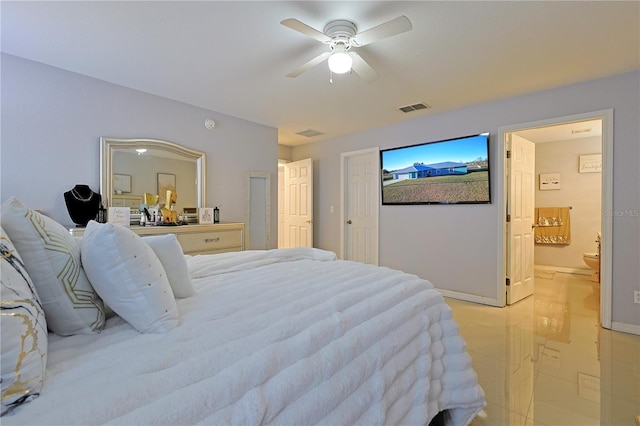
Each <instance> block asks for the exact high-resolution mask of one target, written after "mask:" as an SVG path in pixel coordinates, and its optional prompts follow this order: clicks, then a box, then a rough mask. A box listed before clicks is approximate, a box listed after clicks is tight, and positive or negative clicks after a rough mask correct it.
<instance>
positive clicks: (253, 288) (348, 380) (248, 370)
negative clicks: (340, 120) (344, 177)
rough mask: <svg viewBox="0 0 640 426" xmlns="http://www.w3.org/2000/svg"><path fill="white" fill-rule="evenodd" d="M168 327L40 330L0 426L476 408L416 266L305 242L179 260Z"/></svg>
mask: <svg viewBox="0 0 640 426" xmlns="http://www.w3.org/2000/svg"><path fill="white" fill-rule="evenodd" d="M187 263H188V266H189V272H190V274H191V277H192V279H193V283H194V287H195V289H196V295H195V296H193V297H189V298H185V299H180V300H178V301H177V307H178V311H179V318H180V320H179V325H178V326H177V327H176V328H175V329H173V330H170V331H169V332H168V333H166V334H141V333H139V332H138V331H136V330H135V329H134V328H133V327H132V326H131V325H129V324H128V323H127V322H125V321H124V320H123V319H121V318H119V317H117V316H116V317H113V318H111V319H109V320H108V321H107V322H106V327H105V329H104V330H103V331H102V332H101V333H100V334H90V335H74V336H69V337H60V336H56V335H53V334H49V342H48V358H47V365H46V379H45V381H44V387H43V389H42V391H41V393H40V396H39V397H38V398H35V399H34V400H33V401H32V402H30V403H28V404H24V405H22V406H20V407H19V408H18V409H16V410H14V411H13V412H12V413H10V414H8V415H6V416H3V417H2V424H3V425H7V426H8V425H14V424H16V425H17V424H22V425H27V424H28V425H53V424H67V425H71V424H77V425H90V424H118V425H125V424H126V425H142V424H167V425H169V424H170V425H182V424H184V425H186V424H208V425H231V424H235V425H257V424H279V425H307V424H324V425H352V424H364V425H374V424H394V425H397V424H428V423H429V422H430V421H431V420H432V419H433V417H434V416H435V415H436V414H438V413H439V412H442V411H446V416H445V419H446V422H447V424H454V425H462V424H468V423H469V422H470V421H471V420H472V419H473V418H474V416H475V415H476V414H477V413H478V412H479V411H480V410H481V409H482V408H483V407H484V406H485V401H484V394H483V391H482V389H481V388H480V386H479V385H478V382H477V377H476V374H475V372H474V371H473V370H472V367H471V359H470V357H469V355H468V353H467V352H466V350H465V344H464V342H463V340H462V338H461V337H460V335H459V330H458V326H457V325H456V323H455V322H454V320H453V319H452V313H451V310H450V308H449V307H448V306H447V305H446V304H445V302H444V300H443V298H442V296H441V295H440V294H439V292H438V291H437V290H435V289H434V288H433V286H432V285H431V284H430V283H429V282H427V281H425V280H422V279H419V278H418V277H416V276H413V275H409V274H405V273H402V272H398V271H394V270H391V269H388V268H384V267H376V266H371V265H365V264H360V263H355V262H348V261H341V260H335V255H334V254H333V253H331V252H326V251H322V250H317V249H284V250H269V251H247V252H239V253H226V254H218V255H206V256H195V257H190V258H188V259H187Z"/></svg>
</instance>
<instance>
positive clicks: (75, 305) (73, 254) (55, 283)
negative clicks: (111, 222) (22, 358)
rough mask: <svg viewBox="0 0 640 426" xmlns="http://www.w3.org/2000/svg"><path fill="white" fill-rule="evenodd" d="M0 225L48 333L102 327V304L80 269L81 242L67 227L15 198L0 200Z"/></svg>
mask: <svg viewBox="0 0 640 426" xmlns="http://www.w3.org/2000/svg"><path fill="white" fill-rule="evenodd" d="M2 228H3V229H4V230H5V231H6V233H7V235H8V236H9V238H11V241H12V242H13V245H14V246H15V247H16V249H17V250H18V252H19V253H20V256H22V260H23V261H24V265H25V268H26V270H27V272H28V273H29V275H30V276H31V279H32V280H33V283H34V284H35V286H36V290H37V291H38V297H39V298H40V302H41V303H42V307H43V308H44V313H45V315H46V317H47V325H48V326H49V328H50V329H51V331H53V332H54V333H56V334H59V335H61V336H69V335H72V334H81V333H84V334H87V333H94V332H99V331H100V330H102V329H103V328H104V306H103V304H102V300H100V298H99V297H98V295H97V294H96V292H95V291H94V290H93V288H92V287H91V284H90V283H89V280H88V279H87V276H86V275H85V272H84V270H83V269H82V264H81V263H80V246H79V244H78V242H77V240H76V239H75V238H73V237H72V236H71V234H70V233H69V231H68V230H67V229H66V228H65V227H64V226H62V225H60V224H59V223H58V222H56V221H55V220H53V219H51V218H49V217H46V216H44V215H42V214H40V213H38V212H36V211H34V210H31V209H29V208H27V207H26V206H25V205H24V204H22V202H21V201H20V200H18V199H17V198H15V197H11V198H10V199H8V200H7V201H5V202H4V203H2Z"/></svg>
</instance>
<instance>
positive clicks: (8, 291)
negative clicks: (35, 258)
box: [0, 229, 48, 415]
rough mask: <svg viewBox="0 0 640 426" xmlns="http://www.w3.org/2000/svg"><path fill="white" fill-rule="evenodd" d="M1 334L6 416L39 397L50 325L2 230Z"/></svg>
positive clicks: (3, 395)
mask: <svg viewBox="0 0 640 426" xmlns="http://www.w3.org/2000/svg"><path fill="white" fill-rule="evenodd" d="M0 251H1V252H2V260H1V261H0V276H1V278H0V281H1V282H2V289H1V290H0V296H1V297H2V301H1V303H0V332H1V333H2V346H1V350H2V353H1V356H2V362H1V363H0V367H1V374H2V376H1V378H2V380H1V381H0V385H1V386H2V412H1V413H0V414H2V415H4V414H6V413H8V412H10V411H11V410H13V409H15V408H16V407H18V406H20V405H22V404H24V403H25V402H29V401H30V400H32V399H34V398H36V397H37V396H38V395H40V390H41V389H42V384H43V383H44V373H45V367H46V364H47V346H48V345H47V322H46V319H45V316H44V309H42V306H41V305H40V301H39V300H38V295H37V292H36V289H35V287H34V286H33V282H32V281H31V278H30V277H29V274H28V273H27V271H26V269H25V268H24V263H23V262H22V259H21V258H20V255H19V254H18V252H17V251H16V249H15V248H14V246H13V244H12V243H11V240H10V239H9V237H8V236H7V235H6V234H5V231H4V229H0Z"/></svg>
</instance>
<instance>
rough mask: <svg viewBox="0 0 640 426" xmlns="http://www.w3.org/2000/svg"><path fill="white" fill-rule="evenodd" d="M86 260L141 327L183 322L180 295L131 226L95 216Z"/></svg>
mask: <svg viewBox="0 0 640 426" xmlns="http://www.w3.org/2000/svg"><path fill="white" fill-rule="evenodd" d="M82 264H83V265H84V269H85V271H87V276H88V277H89V280H90V281H91V284H92V285H93V287H94V288H95V289H96V291H97V292H98V294H99V295H100V297H102V298H103V299H104V301H105V303H106V304H107V305H109V306H110V307H111V309H113V311H114V312H115V313H117V314H118V315H120V316H121V317H122V318H124V320H125V321H127V322H128V323H129V324H131V325H132V326H133V327H135V329H136V330H138V331H139V332H141V333H166V332H167V331H169V330H171V329H173V328H175V327H176V326H177V325H178V321H179V316H178V308H177V307H176V300H175V299H174V297H173V292H172V291H171V285H170V284H169V280H168V279H167V276H166V274H165V271H164V268H163V267H162V264H161V263H160V260H158V257H157V256H156V255H155V253H154V252H153V250H152V249H151V247H149V244H147V243H145V242H144V241H143V239H142V238H141V237H140V236H139V235H137V234H136V233H135V232H133V231H132V230H130V229H129V228H126V227H123V226H120V225H114V224H113V223H105V224H102V223H98V222H96V221H93V220H92V221H90V222H89V223H88V224H87V229H86V230H85V232H84V236H83V238H82Z"/></svg>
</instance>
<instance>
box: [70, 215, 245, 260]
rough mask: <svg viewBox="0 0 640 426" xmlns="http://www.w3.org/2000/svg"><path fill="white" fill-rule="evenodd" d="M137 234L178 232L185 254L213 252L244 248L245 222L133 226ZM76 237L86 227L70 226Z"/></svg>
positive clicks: (132, 228)
mask: <svg viewBox="0 0 640 426" xmlns="http://www.w3.org/2000/svg"><path fill="white" fill-rule="evenodd" d="M129 229H131V230H132V231H133V232H135V233H136V234H138V235H140V236H142V237H144V236H148V235H164V234H176V237H178V241H179V242H180V245H181V246H182V250H183V251H184V253H185V254H191V255H194V254H213V253H224V252H228V251H242V250H244V223H240V222H233V223H231V222H229V223H225V222H223V223H215V224H213V225H196V224H193V225H184V226H132V227H130V228H129ZM69 232H70V233H71V235H73V236H74V237H81V236H82V235H83V234H84V228H70V229H69Z"/></svg>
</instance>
